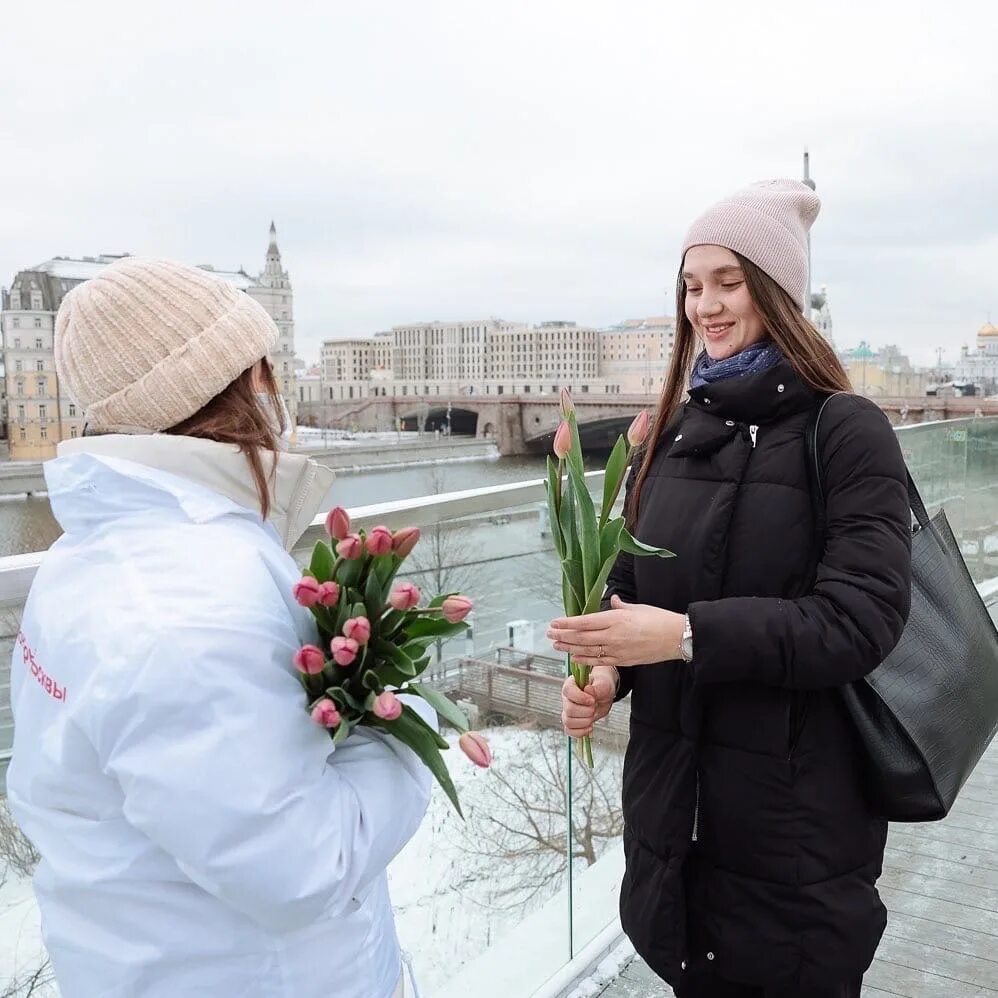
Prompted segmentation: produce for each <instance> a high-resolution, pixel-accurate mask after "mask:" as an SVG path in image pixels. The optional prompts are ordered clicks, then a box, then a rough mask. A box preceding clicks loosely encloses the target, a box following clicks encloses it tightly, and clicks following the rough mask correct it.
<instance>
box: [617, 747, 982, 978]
mask: <svg viewBox="0 0 998 998" xmlns="http://www.w3.org/2000/svg"><path fill="white" fill-rule="evenodd" d="M880 887H881V893H882V895H883V898H884V903H885V904H886V905H887V907H888V909H889V911H890V917H889V920H888V923H887V934H886V935H885V936H884V940H883V942H882V943H881V945H880V951H879V953H878V954H877V960H876V962H875V963H874V965H873V967H871V969H870V971H869V973H868V974H867V976H866V978H865V986H864V988H863V994H864V996H867V998H885V996H889V995H893V996H899V998H987V996H991V995H998V741H996V742H995V743H993V744H992V746H991V749H990V751H989V752H988V754H987V755H986V756H985V757H984V759H982V760H981V763H980V765H979V766H978V767H977V770H976V772H975V773H974V775H973V776H972V777H971V778H970V781H969V782H968V783H967V786H966V787H964V790H963V793H962V794H961V795H960V798H959V800H958V801H957V804H956V806H955V807H954V808H953V812H952V813H951V814H950V816H949V817H948V818H947V819H946V820H945V821H941V822H937V823H933V824H924V825H893V826H892V827H891V833H890V837H889V839H888V843H887V858H886V863H885V867H884V875H883V878H882V879H881V881H880ZM671 994H672V991H671V990H670V989H669V988H667V987H666V986H665V985H664V984H663V983H662V982H661V981H659V980H658V978H656V977H655V975H654V974H652V973H651V971H649V970H648V968H647V967H646V966H645V965H644V964H643V963H641V961H640V960H634V961H632V963H631V964H630V966H628V967H627V969H626V970H625V971H624V973H623V974H622V975H621V976H620V977H619V978H618V979H617V980H616V981H615V982H614V983H613V984H610V985H609V986H608V987H607V988H606V989H604V991H603V992H602V998H664V996H669V995H671ZM801 998H806V996H801Z"/></svg>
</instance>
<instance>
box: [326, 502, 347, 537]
mask: <svg viewBox="0 0 998 998" xmlns="http://www.w3.org/2000/svg"><path fill="white" fill-rule="evenodd" d="M326 533H327V534H329V536H330V537H334V538H335V539H336V540H338V541H341V540H343V538H344V537H346V535H347V534H349V533H350V514H349V513H348V512H347V511H346V510H345V509H344V508H343V507H342V506H335V507H333V509H331V510H330V511H329V512H328V513H327V514H326Z"/></svg>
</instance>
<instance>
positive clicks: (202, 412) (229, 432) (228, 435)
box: [164, 360, 287, 519]
mask: <svg viewBox="0 0 998 998" xmlns="http://www.w3.org/2000/svg"><path fill="white" fill-rule="evenodd" d="M257 371H258V372H259V375H258V376H259V383H261V384H262V390H263V391H264V392H266V394H267V395H269V396H270V404H271V405H272V406H273V412H274V413H275V414H278V422H279V423H280V430H279V431H275V426H274V417H273V416H272V415H271V414H269V413H267V412H266V411H265V410H264V407H263V406H262V405H261V402H260V399H259V398H258V397H257V392H258V391H260V390H261V389H260V388H258V387H257V384H258V382H257V380H256V378H257V375H256V374H255V373H254V372H257ZM286 429H287V426H286V425H285V420H284V407H283V406H282V405H281V396H280V394H279V392H278V390H277V381H276V380H275V378H274V372H273V370H272V369H271V366H270V361H268V360H264V361H263V362H262V363H261V364H259V365H255V364H254V365H253V367H250V368H247V369H246V370H245V371H243V373H242V374H240V375H239V377H238V378H236V380H235V381H233V382H231V383H230V384H229V385H228V386H227V387H226V388H223V389H222V391H220V392H219V393H218V394H217V395H216V396H215V397H214V398H213V399H212V400H211V401H210V402H209V403H208V404H207V405H205V406H203V407H202V408H201V409H199V410H198V411H197V412H196V413H194V415H193V416H191V417H189V418H188V419H185V420H184V421H183V422H182V423H178V424H177V425H176V426H171V427H170V429H168V430H165V431H164V432H165V433H172V434H174V435H175V436H183V437H201V438H202V439H204V440H217V441H218V442H219V443H225V444H235V445H236V446H237V447H238V448H239V449H240V450H241V451H242V452H243V454H245V455H246V460H247V461H249V466H250V471H251V472H252V474H253V481H254V483H255V484H256V491H257V494H258V495H259V497H260V514H261V516H263V518H264V519H266V518H267V515H268V513H270V487H269V485H268V478H269V477H270V476H272V475H273V473H274V469H275V468H276V467H277V447H278V443H279V437H280V434H282V433H283V432H284V431H285V430H286ZM264 451H271V452H272V457H273V460H272V462H271V466H270V475H268V474H267V473H266V472H265V471H264V468H263V452H264Z"/></svg>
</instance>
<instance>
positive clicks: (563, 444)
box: [554, 420, 572, 460]
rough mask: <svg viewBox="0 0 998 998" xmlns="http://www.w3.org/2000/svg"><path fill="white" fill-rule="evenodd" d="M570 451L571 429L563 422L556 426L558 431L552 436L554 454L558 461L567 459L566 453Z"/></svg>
mask: <svg viewBox="0 0 998 998" xmlns="http://www.w3.org/2000/svg"><path fill="white" fill-rule="evenodd" d="M571 449H572V428H571V427H570V426H569V425H568V423H567V422H565V420H562V421H561V422H560V423H559V424H558V429H557V430H556V431H555V434H554V453H555V456H556V457H558V458H559V459H560V460H563V459H564V458H566V457H568V452H569V451H570V450H571Z"/></svg>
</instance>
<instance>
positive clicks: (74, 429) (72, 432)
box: [69, 426, 76, 440]
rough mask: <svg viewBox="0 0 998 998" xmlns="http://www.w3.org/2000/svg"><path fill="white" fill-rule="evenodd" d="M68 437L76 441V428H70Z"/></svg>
mask: <svg viewBox="0 0 998 998" xmlns="http://www.w3.org/2000/svg"><path fill="white" fill-rule="evenodd" d="M69 435H70V436H71V437H72V438H73V439H74V440H75V439H76V427H75V426H71V427H70V428H69Z"/></svg>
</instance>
